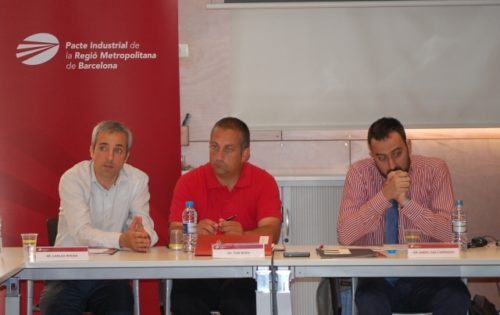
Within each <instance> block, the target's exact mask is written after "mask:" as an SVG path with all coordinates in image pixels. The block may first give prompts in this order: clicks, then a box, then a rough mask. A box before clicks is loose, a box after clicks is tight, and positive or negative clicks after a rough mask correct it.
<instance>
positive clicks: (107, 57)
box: [0, 0, 180, 314]
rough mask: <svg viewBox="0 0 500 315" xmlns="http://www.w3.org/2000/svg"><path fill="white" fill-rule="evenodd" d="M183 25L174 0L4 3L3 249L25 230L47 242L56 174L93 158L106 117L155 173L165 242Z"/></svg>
mask: <svg viewBox="0 0 500 315" xmlns="http://www.w3.org/2000/svg"><path fill="white" fill-rule="evenodd" d="M177 23H178V21H177V1H175V0H161V1H157V0H153V1H147V2H141V1H131V0H120V1H113V0H90V1H54V0H51V1H40V0H26V1H18V0H1V2H0V40H1V43H2V44H1V45H0V214H1V216H2V219H3V240H4V246H19V245H20V244H21V237H20V233H21V232H38V233H39V235H40V237H39V242H40V244H41V245H46V242H47V238H46V228H45V220H46V219H47V218H48V217H52V216H55V215H57V212H58V207H59V197H58V193H57V186H58V182H59V178H60V176H61V175H62V173H63V172H64V171H66V170H67V169H68V168H70V167H71V166H72V165H74V164H75V163H77V162H78V161H81V160H84V159H89V158H90V156H89V146H90V136H91V131H92V128H93V126H94V125H95V124H96V123H97V122H98V121H101V120H103V119H116V120H120V121H123V122H124V123H125V124H126V125H128V126H129V127H130V129H131V130H132V133H133V135H134V145H133V148H132V151H131V157H130V159H129V163H130V164H132V165H134V166H136V167H138V168H140V169H142V170H143V171H145V172H146V173H147V174H148V175H149V176H150V192H151V208H152V211H151V213H152V216H153V219H154V220H155V224H156V230H157V231H158V234H159V235H160V239H161V241H160V242H161V243H162V244H164V243H165V241H166V239H167V235H166V234H167V218H168V208H169V203H170V198H171V191H172V189H173V187H174V185H175V182H176V180H177V178H178V176H179V175H180V143H179V138H180V135H179V120H180V119H179V115H180V114H179V70H178V69H179V68H178V48H177V47H178V35H177V32H178V26H177ZM155 296H157V294H156V293H155ZM157 309H158V307H157V306H155V308H154V310H155V311H156V310H157ZM146 313H147V314H153V312H146Z"/></svg>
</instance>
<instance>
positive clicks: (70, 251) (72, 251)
mask: <svg viewBox="0 0 500 315" xmlns="http://www.w3.org/2000/svg"><path fill="white" fill-rule="evenodd" d="M35 256H36V257H35V260H36V261H37V262H38V261H69V260H89V249H88V247H86V246H74V247H51V246H38V247H37V248H36V255H35Z"/></svg>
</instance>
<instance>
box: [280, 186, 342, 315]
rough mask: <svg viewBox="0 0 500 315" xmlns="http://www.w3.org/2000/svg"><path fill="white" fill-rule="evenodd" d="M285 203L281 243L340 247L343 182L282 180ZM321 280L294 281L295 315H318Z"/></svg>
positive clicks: (293, 300)
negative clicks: (339, 232) (339, 218)
mask: <svg viewBox="0 0 500 315" xmlns="http://www.w3.org/2000/svg"><path fill="white" fill-rule="evenodd" d="M278 184H279V186H280V192H281V200H282V204H283V226H282V233H281V242H282V243H283V244H284V245H285V246H286V245H311V244H313V245H319V244H328V245H333V244H337V230H336V227H337V216H338V211H339V206H340V200H341V198H342V188H343V184H344V181H343V179H332V178H326V179H321V180H318V179H310V180H278ZM318 284H319V278H318V279H315V278H308V279H296V280H294V281H293V282H292V288H293V289H292V312H293V314H294V315H311V314H317V308H316V289H317V287H318Z"/></svg>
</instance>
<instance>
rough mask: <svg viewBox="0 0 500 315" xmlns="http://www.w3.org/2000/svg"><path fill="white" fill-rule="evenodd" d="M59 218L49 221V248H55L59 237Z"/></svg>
mask: <svg viewBox="0 0 500 315" xmlns="http://www.w3.org/2000/svg"><path fill="white" fill-rule="evenodd" d="M58 222H59V217H54V218H48V219H47V237H48V239H49V246H54V244H55V243H56V237H57V224H58Z"/></svg>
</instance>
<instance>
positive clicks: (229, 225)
mask: <svg viewBox="0 0 500 315" xmlns="http://www.w3.org/2000/svg"><path fill="white" fill-rule="evenodd" d="M197 229H198V234H203V235H215V234H217V233H219V232H220V233H222V234H237V235H241V234H243V227H242V226H241V223H240V222H238V221H234V220H232V221H226V220H224V219H219V223H216V222H214V221H212V220H210V219H203V220H200V221H199V222H198V226H197Z"/></svg>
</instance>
